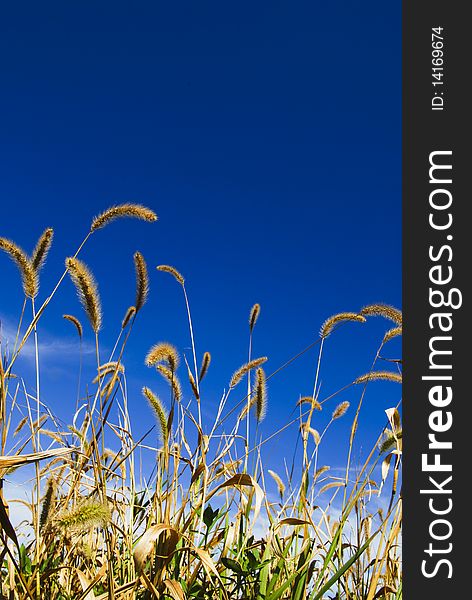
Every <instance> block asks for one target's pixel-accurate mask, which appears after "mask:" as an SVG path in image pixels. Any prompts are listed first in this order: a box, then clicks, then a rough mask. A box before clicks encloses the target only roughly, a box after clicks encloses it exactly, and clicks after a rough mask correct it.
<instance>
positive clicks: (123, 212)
mask: <svg viewBox="0 0 472 600" xmlns="http://www.w3.org/2000/svg"><path fill="white" fill-rule="evenodd" d="M122 217H133V218H135V219H141V220H142V221H148V222H149V223H152V222H154V221H157V215H156V213H155V212H154V211H153V210H151V209H150V208H146V207H145V206H142V205H141V204H119V205H117V206H111V207H110V208H107V210H105V211H104V212H102V213H101V214H99V215H98V216H97V217H95V218H94V219H93V221H92V226H91V227H90V231H96V230H97V229H101V228H102V227H105V225H108V223H111V222H112V221H114V220H115V219H121V218H122Z"/></svg>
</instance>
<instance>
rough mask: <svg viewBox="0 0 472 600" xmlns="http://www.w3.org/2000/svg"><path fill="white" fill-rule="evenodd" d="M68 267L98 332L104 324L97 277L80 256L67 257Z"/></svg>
mask: <svg viewBox="0 0 472 600" xmlns="http://www.w3.org/2000/svg"><path fill="white" fill-rule="evenodd" d="M66 267H67V269H68V271H69V274H70V276H71V279H72V281H73V283H74V285H75V288H76V290H77V294H78V296H79V300H80V302H81V303H82V306H83V307H84V310H85V312H86V314H87V317H88V318H89V321H90V324H91V326H92V329H93V330H94V331H95V333H98V331H100V328H101V326H102V308H101V304H100V296H99V295H98V288H97V284H96V282H95V279H94V277H93V275H92V273H91V271H90V270H89V269H88V267H87V266H86V265H85V263H83V262H82V261H80V260H79V259H78V258H67V259H66Z"/></svg>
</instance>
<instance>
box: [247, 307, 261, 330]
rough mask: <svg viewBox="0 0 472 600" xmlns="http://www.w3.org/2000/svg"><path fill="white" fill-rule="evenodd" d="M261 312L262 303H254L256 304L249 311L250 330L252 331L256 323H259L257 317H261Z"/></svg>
mask: <svg viewBox="0 0 472 600" xmlns="http://www.w3.org/2000/svg"><path fill="white" fill-rule="evenodd" d="M260 312H261V305H260V304H257V303H256V304H254V306H253V307H252V308H251V312H250V313H249V330H250V331H251V332H252V330H253V329H254V326H255V324H256V323H257V319H258V318H259V314H260Z"/></svg>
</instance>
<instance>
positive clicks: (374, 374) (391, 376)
mask: <svg viewBox="0 0 472 600" xmlns="http://www.w3.org/2000/svg"><path fill="white" fill-rule="evenodd" d="M381 380H383V381H394V382H395V383H401V382H402V376H401V375H400V373H393V372H392V371H371V372H370V373H366V374H365V375H361V376H360V377H358V378H357V379H356V380H355V381H354V383H355V384H358V383H367V382H368V381H381Z"/></svg>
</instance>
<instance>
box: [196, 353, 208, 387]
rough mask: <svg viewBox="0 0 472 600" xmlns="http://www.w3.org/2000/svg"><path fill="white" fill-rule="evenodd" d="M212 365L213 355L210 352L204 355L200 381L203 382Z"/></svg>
mask: <svg viewBox="0 0 472 600" xmlns="http://www.w3.org/2000/svg"><path fill="white" fill-rule="evenodd" d="M210 363H211V354H210V353H209V352H205V353H204V354H203V358H202V366H201V367H200V375H199V376H198V381H201V380H202V379H203V378H204V377H205V375H206V373H207V371H208V367H209V366H210Z"/></svg>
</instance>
